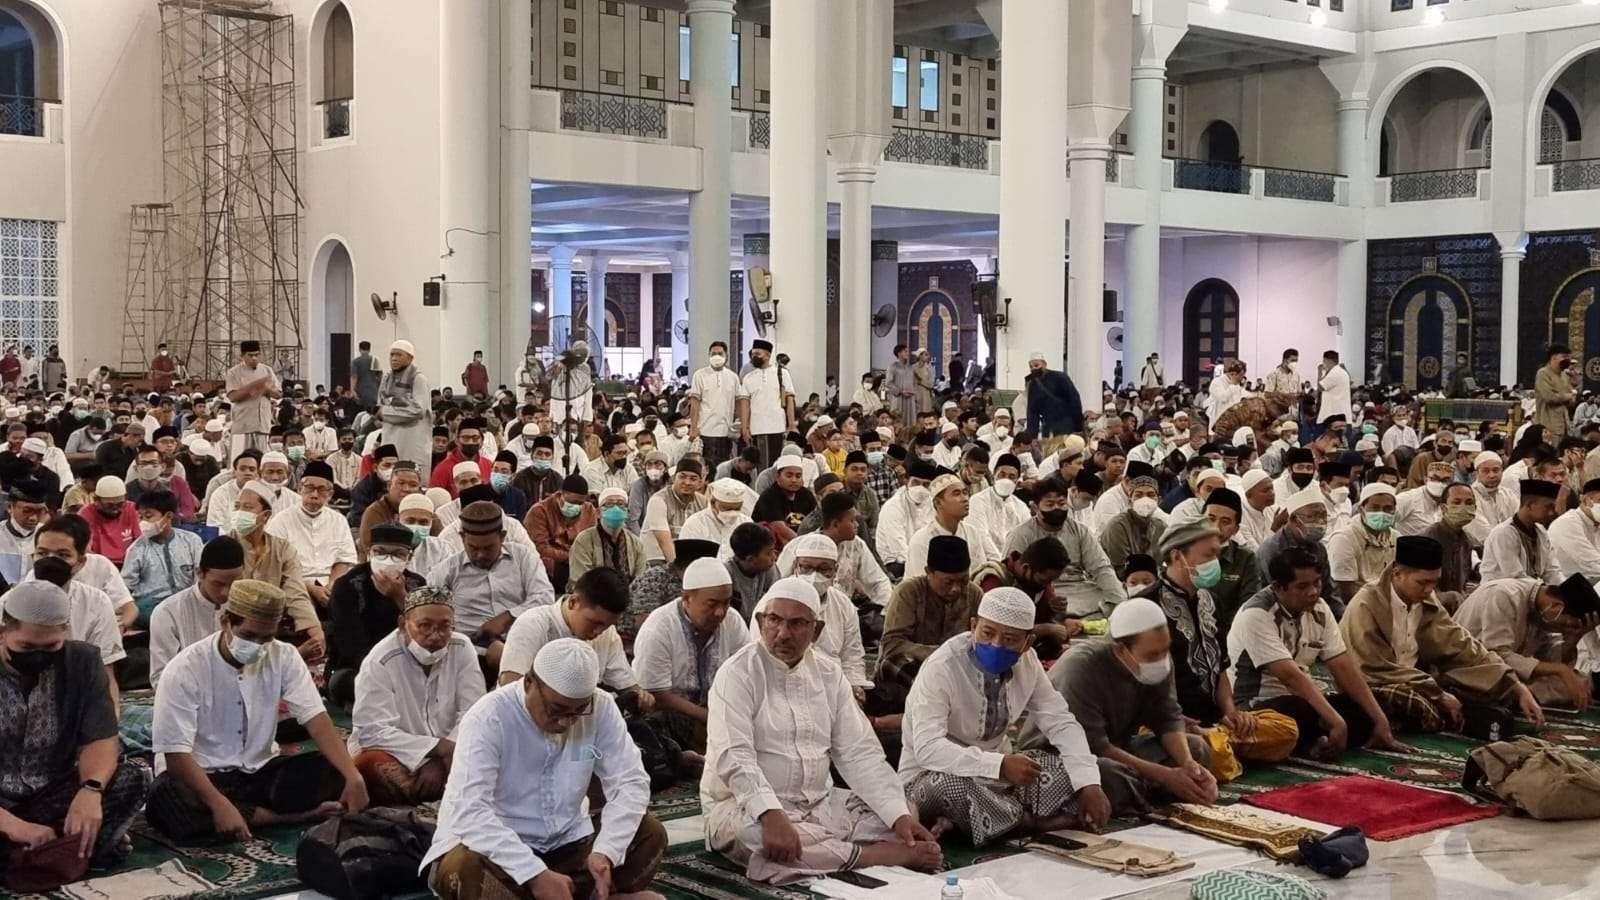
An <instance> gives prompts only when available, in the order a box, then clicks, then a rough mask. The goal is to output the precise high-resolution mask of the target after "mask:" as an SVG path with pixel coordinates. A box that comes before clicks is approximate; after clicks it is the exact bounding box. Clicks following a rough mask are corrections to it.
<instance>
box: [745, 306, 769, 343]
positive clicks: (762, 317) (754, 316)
mask: <svg viewBox="0 0 1600 900" xmlns="http://www.w3.org/2000/svg"><path fill="white" fill-rule="evenodd" d="M748 303H749V304H750V322H751V324H752V327H754V328H755V330H756V337H758V338H763V339H765V338H766V336H767V317H766V313H764V312H763V311H762V309H761V301H760V300H757V299H756V298H754V297H751V298H750V299H749V301H748Z"/></svg>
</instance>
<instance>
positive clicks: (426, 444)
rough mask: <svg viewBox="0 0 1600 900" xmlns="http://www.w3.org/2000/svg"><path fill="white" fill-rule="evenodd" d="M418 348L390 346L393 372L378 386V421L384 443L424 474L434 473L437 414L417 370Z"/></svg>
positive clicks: (402, 343)
mask: <svg viewBox="0 0 1600 900" xmlns="http://www.w3.org/2000/svg"><path fill="white" fill-rule="evenodd" d="M416 352H417V351H416V348H415V347H413V346H411V342H410V341H405V340H397V341H395V342H394V343H393V344H390V345H389V371H387V372H384V373H383V381H382V383H381V384H379V386H378V413H377V419H378V421H379V422H382V423H383V441H384V443H386V444H393V445H394V448H395V451H396V452H397V453H398V454H399V455H400V458H401V459H403V460H406V461H408V462H411V463H414V464H415V465H416V467H417V470H418V471H420V472H431V471H432V469H433V411H432V409H431V408H430V406H429V400H428V397H429V396H430V386H429V384H428V379H427V378H426V377H425V376H424V375H423V374H422V372H421V370H419V369H418V368H417V366H416Z"/></svg>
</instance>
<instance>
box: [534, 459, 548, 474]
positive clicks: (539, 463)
mask: <svg viewBox="0 0 1600 900" xmlns="http://www.w3.org/2000/svg"><path fill="white" fill-rule="evenodd" d="M533 467H534V468H535V469H538V470H539V471H541V472H548V471H550V460H548V459H536V460H534V461H533Z"/></svg>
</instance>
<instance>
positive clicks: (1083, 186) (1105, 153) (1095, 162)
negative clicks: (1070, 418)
mask: <svg viewBox="0 0 1600 900" xmlns="http://www.w3.org/2000/svg"><path fill="white" fill-rule="evenodd" d="M1110 157H1111V145H1110V144H1108V143H1106V142H1104V141H1100V140H1086V141H1079V142H1075V143H1073V144H1072V145H1071V146H1069V147H1068V148H1067V159H1068V162H1069V163H1070V165H1071V170H1072V175H1071V186H1072V203H1071V214H1070V218H1071V220H1072V228H1071V230H1070V234H1069V244H1068V253H1069V255H1070V256H1071V257H1072V264H1071V266H1070V267H1069V268H1068V272H1069V278H1068V279H1067V374H1068V375H1070V376H1071V377H1072V382H1073V384H1075V385H1077V387H1078V395H1079V396H1080V397H1093V396H1095V395H1096V394H1097V393H1099V391H1100V382H1101V381H1107V380H1110V379H1109V378H1108V377H1107V372H1106V370H1105V354H1104V353H1102V352H1101V351H1100V348H1101V347H1103V346H1105V341H1104V339H1103V332H1104V331H1105V328H1104V325H1103V322H1102V310H1103V308H1104V298H1105V280H1106V160H1107V159H1109V158H1110ZM1002 171H1004V170H1003V169H1002ZM1012 308H1013V309H1015V308H1016V307H1015V306H1013V307H1012ZM1125 374H1126V373H1125Z"/></svg>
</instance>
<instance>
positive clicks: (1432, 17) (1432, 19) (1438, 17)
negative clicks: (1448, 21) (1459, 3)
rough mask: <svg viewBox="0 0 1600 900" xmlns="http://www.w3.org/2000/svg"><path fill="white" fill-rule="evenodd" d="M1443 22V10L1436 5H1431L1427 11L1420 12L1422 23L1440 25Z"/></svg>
mask: <svg viewBox="0 0 1600 900" xmlns="http://www.w3.org/2000/svg"><path fill="white" fill-rule="evenodd" d="M1443 23H1444V10H1443V9H1440V8H1439V7H1437V6H1435V7H1431V8H1430V9H1429V10H1428V11H1427V12H1425V13H1423V14H1422V24H1424V25H1440V24H1443Z"/></svg>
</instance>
